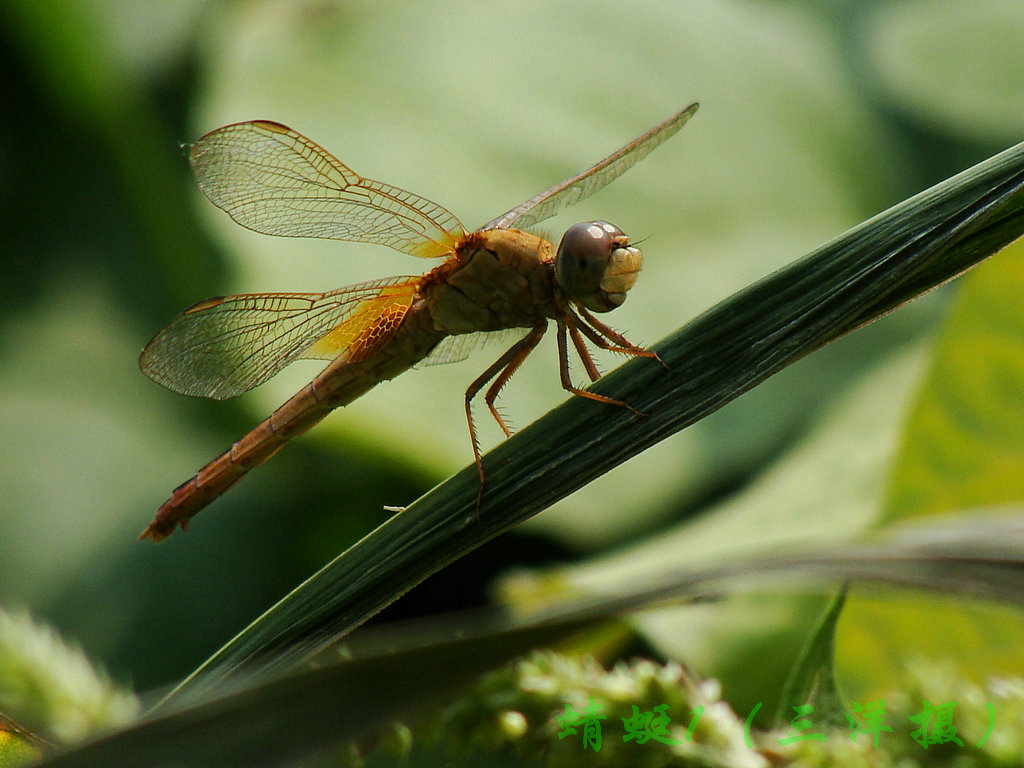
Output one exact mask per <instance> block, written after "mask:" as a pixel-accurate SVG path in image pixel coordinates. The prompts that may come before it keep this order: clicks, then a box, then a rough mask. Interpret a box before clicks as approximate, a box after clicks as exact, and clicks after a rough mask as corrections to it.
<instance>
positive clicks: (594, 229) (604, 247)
mask: <svg viewBox="0 0 1024 768" xmlns="http://www.w3.org/2000/svg"><path fill="white" fill-rule="evenodd" d="M642 262H643V254H641V253H640V250H639V249H638V248H633V247H632V246H630V244H629V238H628V237H627V236H626V235H625V233H624V232H623V231H622V230H621V229H619V228H618V227H616V226H615V225H614V224H609V223H608V222H607V221H584V222H581V223H579V224H574V225H573V226H571V227H569V229H567V230H566V231H565V234H564V235H563V236H562V242H561V243H560V244H559V246H558V254H557V255H556V256H555V276H556V278H557V279H558V284H559V285H560V286H561V287H562V290H563V291H565V293H566V295H567V296H568V297H569V298H570V299H572V300H573V301H575V302H578V303H580V304H582V305H583V306H584V307H586V308H587V309H589V310H592V311H594V312H608V311H609V310H612V309H615V308H616V307H617V306H619V305H620V304H622V302H624V301H625V300H626V291H628V290H629V289H630V288H632V287H633V283H635V282H636V276H637V273H638V272H640V265H641V263H642Z"/></svg>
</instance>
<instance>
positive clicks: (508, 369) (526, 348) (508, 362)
mask: <svg viewBox="0 0 1024 768" xmlns="http://www.w3.org/2000/svg"><path fill="white" fill-rule="evenodd" d="M547 327H548V325H547V322H545V323H543V324H542V325H535V326H534V327H533V328H532V329H531V330H530V332H529V333H528V334H526V335H525V336H524V337H523V338H521V339H520V340H519V341H517V342H516V343H515V344H513V345H512V346H511V347H509V349H508V350H507V351H506V352H505V354H503V355H502V356H501V357H499V358H498V359H497V360H496V361H495V362H494V364H493V365H491V366H490V367H489V368H488V369H487V370H486V371H484V372H483V373H482V374H480V376H478V377H477V379H476V380H475V381H474V382H473V383H472V384H470V385H469V389H467V390H466V421H467V422H468V423H469V439H470V442H471V443H472V444H473V460H474V461H475V462H476V471H477V473H478V474H479V475H480V491H479V492H478V493H477V497H476V507H477V511H478V512H479V510H480V502H481V500H482V499H483V494H484V463H483V461H482V460H481V459H480V441H479V440H478V439H477V436H476V425H475V424H474V423H473V406H472V403H473V398H474V397H476V396H477V394H478V393H479V392H480V390H481V389H483V388H484V385H485V384H487V382H489V381H490V380H491V379H493V378H494V377H495V376H497V377H498V378H497V379H496V380H495V382H494V383H493V384H492V385H491V386H490V388H489V389H488V390H487V392H486V393H485V394H484V402H486V403H487V407H488V409H490V411H491V415H492V416H494V419H495V420H496V421H497V422H498V426H499V427H501V429H502V431H503V432H504V433H505V436H506V437H512V432H511V431H510V430H509V428H508V426H507V425H506V424H505V420H504V419H502V418H501V414H499V413H498V409H497V408H495V407H494V401H495V399H497V397H498V393H499V392H500V391H501V388H502V387H503V386H505V384H506V383H507V382H508V380H509V379H510V378H512V374H514V373H515V372H516V370H517V369H518V368H519V366H520V365H522V362H523V360H525V359H526V357H527V356H528V355H529V354H530V353H531V352H532V351H533V349H534V347H536V346H537V344H538V343H540V339H541V337H542V336H543V335H544V331H546V330H547Z"/></svg>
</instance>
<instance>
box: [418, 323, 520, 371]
mask: <svg viewBox="0 0 1024 768" xmlns="http://www.w3.org/2000/svg"><path fill="white" fill-rule="evenodd" d="M529 332H530V329H529V328H505V329H504V330H501V331H478V332H476V333H462V334H459V335H458V336H446V337H445V338H443V339H441V341H440V343H439V344H438V345H437V346H436V347H434V348H433V349H432V350H431V351H430V354H429V355H427V356H426V357H425V358H423V359H422V360H420V361H419V362H418V363H416V365H415V366H414V367H415V368H424V367H426V366H428V365H446V364H447V363H458V362H461V361H462V360H465V359H466V358H467V357H469V356H470V355H471V354H472V353H473V352H475V351H476V350H478V349H480V348H481V347H484V346H490V345H491V344H494V343H496V342H501V343H502V344H503V345H505V344H508V345H511V344H512V343H514V342H516V341H518V340H519V339H521V338H522V337H523V336H525V335H526V334H527V333H529Z"/></svg>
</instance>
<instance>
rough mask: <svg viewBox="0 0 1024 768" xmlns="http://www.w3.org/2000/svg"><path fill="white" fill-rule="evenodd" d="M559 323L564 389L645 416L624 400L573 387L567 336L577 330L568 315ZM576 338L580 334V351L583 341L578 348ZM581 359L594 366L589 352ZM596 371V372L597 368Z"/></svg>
mask: <svg viewBox="0 0 1024 768" xmlns="http://www.w3.org/2000/svg"><path fill="white" fill-rule="evenodd" d="M557 322H558V372H559V376H560V378H561V380H562V389H564V390H566V391H567V392H572V394H574V395H578V396H580V397H585V398H586V399H587V400H594V401H595V402H598V403H607V404H608V405H618V406H621V407H623V408H628V409H629V410H631V411H632V412H633V413H635V414H637V415H638V416H643V413H641V412H640V411H638V410H637V409H636V408H634V407H633V406H631V405H630V404H629V403H625V402H623V401H622V400H616V399H615V398H613V397H607V396H606V395H599V394H597V393H596V392H588V391H587V390H585V389H580V388H579V387H576V386H574V385H573V383H572V379H571V378H570V377H569V345H568V341H567V338H566V336H567V333H568V334H571V333H572V331H573V330H575V329H574V328H573V326H572V325H570V324H569V323H571V322H572V318H571V317H569V316H568V315H566V316H564V317H560V318H558V320H557ZM576 337H578V334H575V335H574V338H573V346H576V349H577V350H579V346H582V344H583V340H582V339H580V340H579V346H578V345H577V343H576ZM584 349H586V347H584ZM580 357H582V358H583V365H584V366H586V365H587V360H590V365H591V366H593V365H594V361H593V360H592V359H591V358H590V353H589V352H587V354H586V357H584V356H583V354H581V355H580ZM594 370H595V372H596V368H595V369H594ZM588 373H589V369H588ZM595 381H596V379H595Z"/></svg>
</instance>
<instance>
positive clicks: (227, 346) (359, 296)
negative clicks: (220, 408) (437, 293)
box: [139, 277, 421, 400]
mask: <svg viewBox="0 0 1024 768" xmlns="http://www.w3.org/2000/svg"><path fill="white" fill-rule="evenodd" d="M420 280H421V278H419V277H395V278H389V279H387V280H377V281H374V282H371V283H362V284H359V285H352V286H349V287H347V288H340V289H338V290H336V291H330V292H328V293H252V294H242V295H239V296H221V297H218V298H214V299H207V300H206V301H201V302H199V303H198V304H196V305H195V306H192V307H189V308H188V309H186V310H185V311H184V312H182V313H181V314H180V315H178V316H177V317H176V318H174V320H172V321H171V322H170V323H169V324H168V325H167V326H166V327H165V328H164V329H163V330H162V331H160V332H159V333H158V334H157V335H156V336H154V337H153V340H152V341H150V342H149V344H147V345H146V348H145V349H144V350H143V351H142V355H141V357H140V358H139V367H140V368H141V369H142V372H143V373H145V374H146V375H147V376H149V378H151V379H153V381H155V382H157V383H158V384H162V385H163V386H165V387H167V388H168V389H171V390H174V391H175V392H181V393H182V394H186V395H194V396H198V397H212V398H215V399H217V400H223V399H226V398H229V397H235V396H236V395H240V394H242V393H243V392H246V391H248V390H250V389H252V388H253V387H255V386H258V385H259V384H262V383H263V382H264V381H266V380H267V379H269V378H270V377H271V376H273V375H274V374H275V373H277V372H278V371H280V370H281V369H282V368H284V367H285V366H286V365H288V364H289V363H291V362H293V361H294V360H297V359H299V358H302V357H307V358H318V359H333V358H335V357H337V356H338V355H339V354H341V353H342V352H345V351H346V350H348V351H349V352H350V354H351V355H353V357H358V356H359V355H363V354H367V353H368V352H370V351H372V350H373V349H375V348H376V347H377V346H379V345H380V344H381V343H383V342H384V341H385V340H386V338H387V337H388V336H389V335H390V333H391V331H393V330H394V329H395V328H397V327H398V325H399V323H401V321H402V318H403V317H404V316H405V313H406V311H407V310H408V309H409V306H410V305H411V304H412V301H413V298H414V297H415V295H416V291H417V288H418V286H419V282H420Z"/></svg>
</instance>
